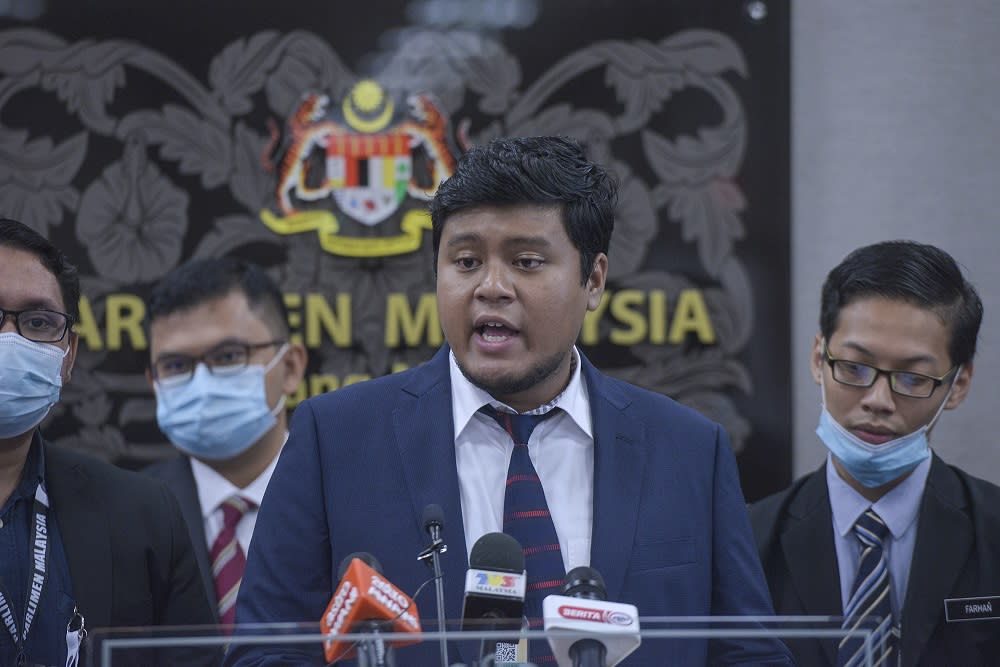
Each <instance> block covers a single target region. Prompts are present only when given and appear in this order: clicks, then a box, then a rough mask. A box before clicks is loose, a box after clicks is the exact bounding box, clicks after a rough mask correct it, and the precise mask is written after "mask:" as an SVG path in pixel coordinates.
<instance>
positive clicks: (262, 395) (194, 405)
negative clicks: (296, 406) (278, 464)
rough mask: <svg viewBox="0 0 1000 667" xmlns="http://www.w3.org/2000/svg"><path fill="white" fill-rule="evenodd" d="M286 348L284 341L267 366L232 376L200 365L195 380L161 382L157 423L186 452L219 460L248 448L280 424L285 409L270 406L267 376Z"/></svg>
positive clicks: (282, 401)
mask: <svg viewBox="0 0 1000 667" xmlns="http://www.w3.org/2000/svg"><path fill="white" fill-rule="evenodd" d="M287 349H288V344H287V343H286V344H285V345H283V346H282V347H281V349H280V350H278V353H277V354H276V355H275V356H274V359H272V360H271V361H270V362H269V363H268V364H267V365H266V366H260V365H248V366H246V367H244V368H241V369H240V370H239V371H237V372H234V373H212V372H211V371H209V370H208V367H206V366H205V365H204V364H198V366H197V367H196V368H195V370H194V375H193V376H192V377H191V379H189V380H186V381H182V382H172V381H171V380H170V379H169V378H168V379H166V380H157V381H156V382H155V383H154V386H155V388H156V421H157V423H158V424H159V425H160V430H161V431H163V433H164V435H166V436H167V438H168V439H169V440H170V442H172V443H173V444H174V446H176V447H177V449H179V450H181V451H182V452H184V453H185V454H189V455H191V456H194V457H195V458H198V459H205V460H208V461H221V460H224V459H230V458H233V457H234V456H238V455H240V454H242V453H243V452H245V451H246V450H248V449H249V448H250V447H251V446H252V445H253V444H254V443H255V442H257V441H258V440H260V439H261V438H262V437H263V436H264V434H265V433H267V432H268V431H270V430H271V429H272V428H274V425H275V424H277V423H278V419H277V416H278V415H279V414H280V413H281V411H282V410H284V408H285V396H284V394H282V396H281V399H280V400H279V401H278V404H277V405H276V406H275V407H274V408H271V407H270V406H269V405H268V404H267V387H266V384H265V377H266V376H267V372H268V371H269V370H271V369H272V368H274V366H275V364H277V363H278V361H279V360H280V359H281V357H282V356H284V354H285V350H287Z"/></svg>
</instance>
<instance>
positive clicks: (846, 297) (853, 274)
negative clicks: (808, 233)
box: [819, 241, 983, 364]
mask: <svg viewBox="0 0 1000 667" xmlns="http://www.w3.org/2000/svg"><path fill="white" fill-rule="evenodd" d="M864 298H884V299H891V300H894V301H903V302H905V303H908V304H911V305H914V306H918V307H920V308H925V309H927V310H930V311H932V312H934V313H935V314H936V315H937V316H938V317H939V318H940V319H941V321H942V322H944V323H945V325H946V326H948V327H949V328H950V330H951V341H950V342H949V345H948V353H949V354H950V355H951V363H952V364H966V363H968V362H970V361H972V358H973V357H974V356H975V354H976V339H977V338H978V336H979V325H980V324H981V323H982V321H983V302H982V301H981V300H980V299H979V295H978V294H977V293H976V289H975V288H974V287H973V286H972V285H971V284H970V283H969V282H968V281H967V280H966V279H965V277H964V276H963V275H962V270H961V269H960V268H959V266H958V264H957V263H956V262H955V260H954V259H952V257H951V255H949V254H948V253H946V252H945V251H943V250H941V249H940V248H936V247H934V246H932V245H925V244H923V243H916V242H914V241H884V242H882V243H876V244H874V245H869V246H865V247H863V248H858V249H857V250H855V251H853V252H852V253H851V254H849V255H848V256H847V257H846V258H845V259H844V261H842V262H841V263H840V264H838V265H837V266H836V267H835V268H834V269H833V270H832V271H830V274H829V275H828V276H827V277H826V282H824V283H823V293H822V302H821V310H820V316H819V328H820V331H821V332H822V333H823V336H824V337H825V338H826V339H827V340H830V336H832V335H833V332H834V331H835V330H836V329H837V320H838V318H839V316H840V310H841V309H842V308H843V307H844V306H846V305H848V304H849V303H851V302H852V301H854V300H856V299H864Z"/></svg>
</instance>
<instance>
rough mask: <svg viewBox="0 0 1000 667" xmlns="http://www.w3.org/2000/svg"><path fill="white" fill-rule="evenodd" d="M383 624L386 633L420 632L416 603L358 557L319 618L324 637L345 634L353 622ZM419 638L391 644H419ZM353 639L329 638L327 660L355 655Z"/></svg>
mask: <svg viewBox="0 0 1000 667" xmlns="http://www.w3.org/2000/svg"><path fill="white" fill-rule="evenodd" d="M363 621H385V622H386V627H385V631H386V632H408V633H416V632H420V631H421V630H420V612H419V611H418V610H417V605H416V603H415V602H414V601H413V600H412V599H410V597H409V596H408V595H407V594H406V593H404V592H403V591H401V590H399V589H398V588H396V587H395V586H393V585H392V584H390V583H389V582H388V581H386V579H385V577H383V576H382V575H380V574H379V573H378V572H376V571H375V570H374V569H372V568H371V567H370V566H369V565H368V564H367V563H365V562H364V561H362V560H361V559H359V558H355V559H354V560H353V561H351V564H350V566H348V568H347V571H346V572H345V573H344V576H343V578H342V579H341V580H340V585H339V586H337V590H336V591H335V592H334V594H333V599H332V600H330V605H329V606H328V607H327V608H326V613H324V614H323V617H322V618H321V619H320V624H319V625H320V630H321V631H322V633H323V634H324V635H328V636H329V635H346V634H348V633H350V632H351V630H352V628H353V627H354V625H355V624H356V623H359V622H363ZM419 642H420V640H419V639H408V640H405V641H395V640H394V641H393V642H392V645H393V646H405V645H407V644H416V643H419ZM355 643H356V640H354V639H349V638H348V639H334V638H332V637H331V638H328V639H326V640H324V642H323V652H324V655H325V657H326V661H327V662H328V663H329V662H334V661H335V660H342V659H344V658H349V657H351V656H353V655H354V653H355V650H354V645H355Z"/></svg>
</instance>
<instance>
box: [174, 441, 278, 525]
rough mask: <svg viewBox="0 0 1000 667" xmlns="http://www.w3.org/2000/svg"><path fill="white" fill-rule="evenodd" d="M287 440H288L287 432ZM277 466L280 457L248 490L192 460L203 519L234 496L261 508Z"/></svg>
mask: <svg viewBox="0 0 1000 667" xmlns="http://www.w3.org/2000/svg"><path fill="white" fill-rule="evenodd" d="M285 440H286V441H287V440H288V433H287V432H286V433H285ZM279 455H280V451H279ZM277 464H278V456H275V457H274V458H273V459H271V463H270V464H268V466H267V467H266V468H264V470H263V472H261V473H260V474H259V475H257V478H256V479H254V481H252V482H250V483H249V484H248V485H247V486H246V488H244V489H240V488H238V487H237V486H236V485H235V484H233V483H232V482H230V481H229V480H228V479H226V478H225V477H223V476H222V475H220V474H219V473H217V472H216V471H215V470H214V469H213V468H212V467H211V466H209V465H208V464H206V463H203V462H202V461H199V460H198V459H196V458H191V473H192V474H193V475H194V482H195V487H196V488H197V489H198V502H199V503H200V504H201V514H202V518H208V517H209V516H210V515H211V514H212V513H213V512H215V510H217V509H219V505H221V504H222V503H223V502H225V501H226V500H227V499H228V498H231V497H233V496H234V495H238V496H240V497H241V498H245V499H246V500H249V501H251V502H253V503H255V504H256V505H257V507H260V503H261V501H263V500H264V491H266V490H267V483H268V481H269V480H270V479H271V473H273V472H274V467H275V466H276V465H277Z"/></svg>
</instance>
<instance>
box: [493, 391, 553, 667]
mask: <svg viewBox="0 0 1000 667" xmlns="http://www.w3.org/2000/svg"><path fill="white" fill-rule="evenodd" d="M482 411H483V412H484V413H486V414H488V415H489V416H491V417H493V418H494V419H496V420H497V422H498V423H499V424H500V426H502V427H503V429H504V430H505V431H507V433H508V434H509V435H510V437H511V439H512V440H513V441H514V451H513V453H511V456H510V466H509V467H508V468H507V489H506V492H505V493H504V499H503V532H505V533H507V534H508V535H510V536H511V537H513V538H514V539H515V540H517V541H518V542H519V543H520V544H521V547H522V548H523V549H524V567H525V570H526V571H527V580H528V581H527V587H526V592H525V596H524V615H525V616H526V617H527V618H528V619H529V623H530V627H531V628H532V629H536V628H539V627H541V622H540V621H541V618H542V599H543V598H545V596H547V595H551V594H553V593H558V592H559V590H560V589H561V587H562V583H563V578H564V577H565V576H566V567H565V565H564V564H563V559H562V551H560V549H559V537H558V536H557V535H556V527H555V524H553V523H552V515H551V514H549V505H548V503H547V502H546V501H545V492H544V490H543V489H542V482H541V480H539V479H538V473H537V472H535V466H533V465H532V464H531V457H529V456H528V439H529V438H530V437H531V432H532V431H533V430H534V429H535V426H537V425H538V424H539V423H540V422H542V421H543V420H545V419H548V418H549V417H553V416H555V415H556V414H557V413H559V412H560V410H559V408H554V409H552V410H549V411H548V412H546V413H545V414H543V415H515V414H510V413H507V412H499V411H497V410H495V409H493V408H492V407H490V406H486V407H484V408H482ZM536 644H537V645H538V646H537V647H536ZM540 648H544V653H546V654H548V653H551V651H550V650H549V649H548V645H547V644H546V643H544V642H532V645H531V654H532V655H531V659H532V661H534V662H538V663H543V662H546V661H547V660H546V659H547V658H551V656H550V655H539V653H540V652H541V651H540V650H539V649H540ZM551 661H553V662H554V658H552V659H551Z"/></svg>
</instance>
